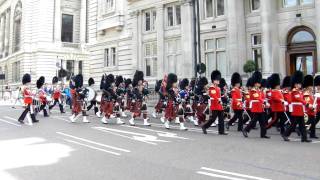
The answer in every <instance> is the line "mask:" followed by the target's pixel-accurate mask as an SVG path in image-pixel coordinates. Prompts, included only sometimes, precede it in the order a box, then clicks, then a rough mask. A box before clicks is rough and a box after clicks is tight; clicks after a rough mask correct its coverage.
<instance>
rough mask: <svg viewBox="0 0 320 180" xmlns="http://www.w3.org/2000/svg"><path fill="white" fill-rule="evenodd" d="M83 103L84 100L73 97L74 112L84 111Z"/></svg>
mask: <svg viewBox="0 0 320 180" xmlns="http://www.w3.org/2000/svg"><path fill="white" fill-rule="evenodd" d="M82 104H83V101H82V100H78V99H72V112H73V113H74V114H79V113H80V112H82Z"/></svg>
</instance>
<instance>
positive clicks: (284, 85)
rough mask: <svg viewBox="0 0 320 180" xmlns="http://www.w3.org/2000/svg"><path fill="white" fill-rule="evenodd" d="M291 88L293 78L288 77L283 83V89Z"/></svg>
mask: <svg viewBox="0 0 320 180" xmlns="http://www.w3.org/2000/svg"><path fill="white" fill-rule="evenodd" d="M290 87H291V77H290V76H286V77H285V78H284V79H283V81H282V87H281V88H290Z"/></svg>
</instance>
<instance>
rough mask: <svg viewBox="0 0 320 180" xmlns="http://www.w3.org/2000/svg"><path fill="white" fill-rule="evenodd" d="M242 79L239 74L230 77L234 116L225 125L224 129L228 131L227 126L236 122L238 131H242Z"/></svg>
mask: <svg viewBox="0 0 320 180" xmlns="http://www.w3.org/2000/svg"><path fill="white" fill-rule="evenodd" d="M241 84H242V79H241V76H240V74H239V73H237V72H236V73H234V74H233V75H232V77H231V85H232V87H233V88H232V90H231V98H232V103H231V104H232V109H233V112H234V115H233V117H232V119H230V121H229V122H227V123H226V129H227V130H229V126H231V125H232V124H233V123H235V122H236V120H238V131H242V129H243V102H242V92H241V89H240V88H241Z"/></svg>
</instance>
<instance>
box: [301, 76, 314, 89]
mask: <svg viewBox="0 0 320 180" xmlns="http://www.w3.org/2000/svg"><path fill="white" fill-rule="evenodd" d="M310 86H313V76H312V75H306V76H305V77H304V80H303V88H306V87H310Z"/></svg>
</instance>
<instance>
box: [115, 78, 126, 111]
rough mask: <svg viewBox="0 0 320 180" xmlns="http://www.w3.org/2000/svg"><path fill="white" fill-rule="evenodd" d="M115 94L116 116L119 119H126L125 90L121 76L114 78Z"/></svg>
mask: <svg viewBox="0 0 320 180" xmlns="http://www.w3.org/2000/svg"><path fill="white" fill-rule="evenodd" d="M116 88H117V90H116V94H117V96H118V97H117V101H116V103H115V106H116V107H115V110H116V111H117V113H116V114H117V116H118V117H120V116H122V117H127V115H126V113H125V95H126V88H125V83H124V79H123V77H122V76H117V77H116Z"/></svg>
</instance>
